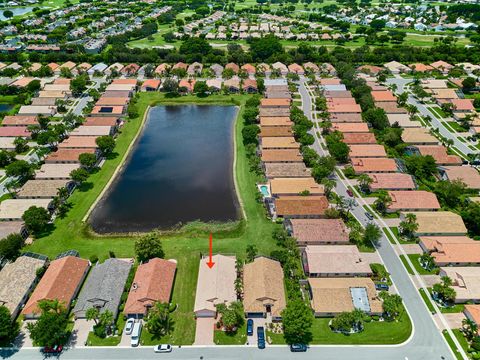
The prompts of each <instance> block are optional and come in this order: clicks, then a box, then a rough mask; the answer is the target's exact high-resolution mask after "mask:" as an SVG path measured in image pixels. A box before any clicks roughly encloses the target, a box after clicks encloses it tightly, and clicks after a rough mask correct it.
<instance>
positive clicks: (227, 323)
mask: <svg viewBox="0 0 480 360" xmlns="http://www.w3.org/2000/svg"><path fill="white" fill-rule="evenodd" d="M217 311H218V313H219V314H221V316H222V318H221V323H222V325H223V327H224V328H225V331H226V332H235V331H236V330H237V329H238V328H239V327H241V326H242V325H243V323H244V322H245V319H244V315H243V314H244V311H243V305H242V303H241V302H240V301H236V302H233V303H231V304H230V305H229V306H226V305H225V304H219V305H217Z"/></svg>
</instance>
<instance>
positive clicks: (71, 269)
mask: <svg viewBox="0 0 480 360" xmlns="http://www.w3.org/2000/svg"><path fill="white" fill-rule="evenodd" d="M89 266H90V263H89V261H88V260H85V259H80V258H77V257H74V256H66V257H63V258H61V259H58V260H54V261H52V262H51V263H50V266H49V267H48V269H47V271H46V272H45V274H44V275H43V277H42V279H41V280H40V282H39V283H38V285H37V287H36V288H35V290H34V291H33V293H32V296H31V297H30V299H29V300H28V302H27V304H26V305H25V307H24V308H23V311H22V314H24V315H32V314H40V309H39V308H38V302H39V301H41V300H45V299H47V300H59V301H60V302H61V303H63V304H64V305H65V306H66V307H67V308H68V307H69V306H70V303H71V302H72V300H73V298H74V296H75V295H76V292H77V291H78V289H79V288H80V284H81V283H82V282H83V279H84V277H85V274H86V272H87V270H88V268H89Z"/></svg>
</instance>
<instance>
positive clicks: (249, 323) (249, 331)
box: [247, 319, 253, 336]
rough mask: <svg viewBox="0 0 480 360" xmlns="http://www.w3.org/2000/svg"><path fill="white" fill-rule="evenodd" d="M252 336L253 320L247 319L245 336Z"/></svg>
mask: <svg viewBox="0 0 480 360" xmlns="http://www.w3.org/2000/svg"><path fill="white" fill-rule="evenodd" d="M252 335H253V320H252V319H248V320H247V336H252Z"/></svg>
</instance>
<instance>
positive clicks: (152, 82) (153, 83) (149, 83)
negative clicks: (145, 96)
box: [142, 79, 160, 89]
mask: <svg viewBox="0 0 480 360" xmlns="http://www.w3.org/2000/svg"><path fill="white" fill-rule="evenodd" d="M159 87H160V80H159V79H147V80H145V81H144V82H143V84H142V89H147V88H150V89H158V88H159Z"/></svg>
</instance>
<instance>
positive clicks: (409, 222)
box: [399, 213, 418, 239]
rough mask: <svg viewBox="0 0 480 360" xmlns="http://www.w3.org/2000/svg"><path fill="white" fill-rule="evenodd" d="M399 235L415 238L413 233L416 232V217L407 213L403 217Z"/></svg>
mask: <svg viewBox="0 0 480 360" xmlns="http://www.w3.org/2000/svg"><path fill="white" fill-rule="evenodd" d="M399 227H400V234H401V235H403V236H405V237H407V238H410V239H411V238H413V237H415V232H416V231H417V230H418V223H417V215H415V214H412V213H408V214H406V215H405V219H404V220H402V221H400V224H399Z"/></svg>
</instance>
